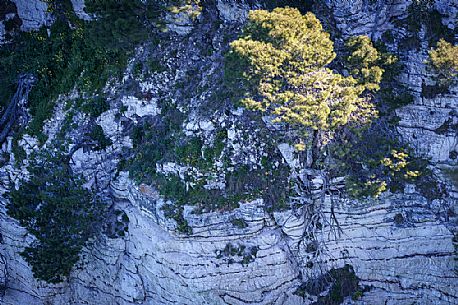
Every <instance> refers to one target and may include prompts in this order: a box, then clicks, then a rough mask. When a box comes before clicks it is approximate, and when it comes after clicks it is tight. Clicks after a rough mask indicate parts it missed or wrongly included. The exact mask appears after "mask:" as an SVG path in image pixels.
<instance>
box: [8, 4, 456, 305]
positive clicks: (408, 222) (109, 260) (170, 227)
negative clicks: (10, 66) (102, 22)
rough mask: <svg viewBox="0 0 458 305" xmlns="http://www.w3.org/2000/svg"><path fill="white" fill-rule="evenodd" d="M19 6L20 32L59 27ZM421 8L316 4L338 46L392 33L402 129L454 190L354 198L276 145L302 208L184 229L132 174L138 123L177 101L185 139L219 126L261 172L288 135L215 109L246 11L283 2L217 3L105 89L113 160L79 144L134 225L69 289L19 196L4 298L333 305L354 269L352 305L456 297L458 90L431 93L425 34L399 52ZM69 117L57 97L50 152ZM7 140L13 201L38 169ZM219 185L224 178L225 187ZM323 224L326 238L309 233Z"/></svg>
mask: <svg viewBox="0 0 458 305" xmlns="http://www.w3.org/2000/svg"><path fill="white" fill-rule="evenodd" d="M13 2H14V3H15V4H16V13H13V14H17V15H18V16H19V18H20V19H21V20H22V25H21V29H22V30H32V29H36V28H38V27H40V26H41V25H43V24H45V25H46V24H48V22H52V16H48V15H47V13H46V12H45V9H43V7H44V6H45V4H44V2H41V1H39V0H34V1H21V0H15V1H13ZM266 2H267V1H266ZM72 3H73V5H74V9H75V11H76V12H77V14H78V16H79V17H80V18H86V17H87V18H89V16H88V15H87V14H86V13H85V12H84V9H83V7H84V5H83V3H82V2H81V1H76V0H75V1H72ZM410 4H411V1H409V0H378V1H365V0H358V1H341V0H335V1H334V0H327V1H323V2H319V3H315V4H314V5H313V10H314V12H315V13H316V14H317V16H318V17H319V18H320V19H321V20H322V21H323V23H324V24H326V25H327V27H328V28H329V29H331V30H332V31H333V33H332V35H333V37H335V40H336V45H339V44H342V41H343V40H344V39H345V38H346V37H349V36H351V35H358V34H367V35H369V36H370V37H371V38H372V39H374V40H377V39H382V36H383V34H384V33H386V32H387V31H390V32H391V33H392V36H393V37H394V38H392V39H390V40H389V41H388V42H387V48H388V49H390V50H393V51H395V52H397V54H398V56H399V58H400V60H401V62H402V63H403V64H404V65H405V68H404V69H403V72H402V74H401V75H400V76H399V77H398V79H399V82H400V83H402V84H404V85H405V86H406V87H407V90H408V91H409V92H411V93H412V95H413V97H414V99H413V102H411V103H410V104H408V105H406V106H403V107H401V108H398V109H397V110H396V115H397V116H398V117H399V123H398V124H397V129H398V132H399V134H400V135H401V136H402V138H403V139H404V140H405V141H406V142H408V143H410V144H411V146H412V147H413V148H414V149H415V151H416V152H417V153H418V154H419V155H421V156H425V157H429V158H430V168H431V170H432V172H433V174H434V176H435V177H437V179H440V183H441V184H443V189H444V191H443V193H442V195H441V196H440V197H436V198H427V196H426V195H425V192H422V190H419V189H418V186H415V185H407V186H406V187H405V189H404V191H403V192H400V193H390V192H385V193H383V194H382V196H381V197H380V198H378V199H367V200H361V201H356V200H352V199H348V198H346V197H345V196H341V195H340V194H341V191H342V190H343V188H344V184H343V177H338V178H335V179H333V180H330V181H328V179H327V177H326V175H325V173H323V172H321V171H318V170H314V169H311V168H307V167H304V166H302V165H301V164H303V162H301V160H298V159H297V156H296V155H295V153H294V151H293V148H292V147H291V146H290V145H289V144H288V143H286V142H281V141H279V142H276V143H274V144H273V146H274V148H275V149H276V150H278V152H279V153H280V154H281V157H282V160H284V163H285V164H286V166H288V167H290V168H294V169H295V170H296V172H297V174H298V177H299V181H301V183H302V185H303V187H304V197H303V198H300V199H298V202H299V204H297V205H296V206H295V208H293V209H289V210H286V211H274V212H268V211H266V209H265V208H264V207H265V203H264V202H263V200H262V199H261V198H252V200H248V201H247V202H244V203H242V204H240V206H239V207H238V208H235V209H233V210H229V211H228V210H220V211H200V213H199V212H196V211H194V210H193V209H194V207H192V206H185V208H184V211H183V216H184V218H185V219H186V221H187V223H188V225H189V227H191V228H192V233H191V234H183V233H181V232H179V230H178V228H177V227H178V225H177V222H176V221H175V220H173V219H170V218H167V217H166V215H165V212H164V209H163V207H164V205H166V204H167V201H166V200H165V199H164V198H163V197H161V196H160V195H159V193H158V192H157V190H156V189H154V188H153V187H151V186H149V185H146V184H141V185H138V184H137V183H135V182H133V180H132V179H131V178H130V177H129V173H128V172H127V171H125V170H121V171H119V170H118V168H119V167H118V164H119V162H120V159H121V156H122V155H123V153H124V151H125V150H126V149H131V148H132V147H133V140H132V139H131V138H130V137H129V132H128V131H129V128H131V126H132V125H135V124H139V123H140V122H153V123H154V120H155V118H158V117H161V116H164V115H165V113H166V109H165V107H164V106H163V104H161V102H160V101H161V100H171V101H173V102H174V103H175V104H176V105H177V109H179V110H183V109H185V110H186V111H187V112H186V117H185V119H184V121H183V123H182V124H181V127H180V128H181V129H182V131H183V132H184V134H186V135H187V136H196V135H198V136H201V137H203V138H205V139H209V141H214V139H215V134H216V131H217V130H218V128H225V129H226V130H227V139H226V140H225V142H224V148H223V150H224V149H225V150H230V151H231V152H232V155H231V156H232V157H231V158H232V160H231V161H232V162H239V163H246V164H251V165H253V166H259V164H260V159H261V158H262V156H263V154H265V153H266V150H268V149H270V148H269V147H267V146H266V145H265V144H264V143H263V140H262V136H261V135H262V134H263V133H266V132H268V131H269V130H273V129H275V128H276V127H275V126H269V124H264V122H263V121H261V120H256V119H254V118H253V117H250V116H249V115H247V114H246V111H244V110H243V109H242V108H236V107H232V106H230V107H227V105H224V104H216V106H215V104H214V103H213V104H212V102H211V101H214V100H215V97H214V96H215V95H214V92H215V91H217V88H215V87H216V86H217V85H218V80H219V79H220V77H221V74H222V61H223V54H224V52H225V51H226V50H227V46H228V41H230V40H231V39H232V38H234V37H235V36H236V34H237V33H238V31H239V30H240V28H241V26H242V25H243V23H244V21H245V19H246V16H247V12H248V10H250V9H253V8H262V7H264V6H265V5H269V4H266V3H264V1H254V0H253V1H252V0H250V1H249V0H242V1H236V0H217V1H203V6H204V9H203V11H202V13H201V15H200V16H199V17H198V18H197V19H196V20H193V19H190V18H188V17H186V16H181V17H180V18H178V17H177V16H173V17H170V16H169V17H168V18H166V19H165V20H166V26H167V28H168V30H169V31H168V34H167V35H168V36H167V40H164V41H163V42H161V43H160V44H159V46H158V47H157V48H150V47H149V46H142V47H139V48H138V49H137V50H136V54H135V58H133V59H132V60H131V61H130V62H129V65H128V67H127V69H126V71H125V73H124V76H123V79H122V80H121V81H118V82H116V83H114V84H111V85H110V87H108V88H106V91H107V92H108V93H109V103H110V109H109V110H107V111H105V112H103V113H102V114H101V115H100V116H99V117H97V119H96V121H97V123H98V124H100V126H101V127H102V129H103V131H104V133H105V134H106V136H107V137H108V138H109V139H110V140H111V142H112V144H111V145H110V146H109V147H107V148H106V149H104V150H99V151H93V150H89V151H88V150H86V149H84V148H83V147H81V148H79V149H76V150H75V151H74V152H73V154H72V156H71V159H72V160H71V161H72V162H71V164H72V168H73V170H74V171H75V172H76V173H82V174H83V176H84V177H85V178H86V180H87V181H88V184H94V183H97V184H98V186H99V187H100V188H102V189H105V190H106V191H107V192H109V193H110V195H111V201H110V205H111V208H112V209H113V210H118V211H123V212H124V213H126V215H127V217H128V232H127V233H126V234H125V235H124V236H110V234H100V235H99V236H97V237H96V238H94V239H93V240H91V241H90V242H89V243H88V244H87V246H86V247H85V248H84V250H83V253H82V254H81V259H80V261H79V262H78V264H77V266H75V268H74V269H73V271H72V273H71V275H70V277H69V278H68V281H66V282H63V283H60V284H48V283H45V282H43V281H37V280H35V279H34V277H33V274H32V271H31V268H30V266H29V265H28V264H27V263H26V262H25V261H24V259H23V258H22V257H21V256H20V254H19V253H20V252H21V250H22V249H23V248H24V247H25V246H26V245H27V244H29V243H31V242H32V240H33V237H32V236H31V235H30V234H28V233H27V231H26V230H25V229H24V228H22V227H20V226H19V224H18V222H17V221H16V220H14V219H12V218H10V217H9V216H8V215H7V213H6V207H5V205H6V201H7V199H6V197H5V196H0V220H1V221H0V303H1V304H5V305H18V304H38V305H41V304H43V305H44V304H126V305H127V304H324V303H319V302H320V297H321V298H322V297H324V296H325V295H328V294H329V293H330V290H331V289H332V288H331V281H329V280H327V278H326V276H328V275H329V274H330V272H331V270H334V271H335V270H338V272H343V271H342V270H346V269H345V268H347V267H346V266H347V265H351V266H352V267H350V268H351V270H353V271H354V275H355V276H356V277H357V278H358V281H359V283H358V284H357V286H358V289H359V290H360V292H361V296H358V297H357V298H356V297H353V298H352V297H351V296H348V297H346V298H345V299H344V301H343V304H370V305H377V304H393V305H394V304H396V305H398V304H457V303H458V289H457V287H458V275H457V273H456V265H455V264H456V262H455V259H456V255H457V253H456V249H455V245H454V242H453V238H454V234H456V232H457V221H458V218H457V216H456V211H458V189H457V186H456V184H453V182H452V179H451V178H450V177H449V172H450V169H455V171H456V167H457V164H458V163H457V162H458V157H457V152H458V130H457V126H458V125H457V124H458V88H456V87H455V88H450V90H449V92H448V93H446V94H442V95H439V96H431V95H428V94H427V92H426V91H427V86H428V85H429V84H431V83H432V80H431V73H430V72H429V71H427V69H426V67H425V63H424V62H425V59H426V57H427V51H428V50H429V47H430V46H429V45H428V42H427V39H426V38H425V36H422V34H421V33H420V46H419V47H418V48H417V49H415V50H405V49H403V48H402V47H400V46H399V45H400V43H401V41H402V39H403V37H405V36H407V35H409V34H408V33H405V32H404V30H403V29H401V27H399V22H403V20H405V19H406V18H407V15H408V12H407V9H408V7H409V5H410ZM435 6H436V8H437V10H438V11H439V12H440V13H442V14H443V16H442V20H441V22H442V23H443V25H444V26H446V27H448V28H450V29H452V30H453V29H454V27H455V26H456V20H457V12H458V2H457V1H454V0H441V1H436V4H435ZM0 17H2V16H0ZM8 18H13V17H8ZM89 19H90V18H89ZM2 26H3V23H1V24H0V41H1V40H2V37H3V36H2V33H3V32H4V31H3V32H2V29H3V28H2ZM421 31H425V29H422V30H421ZM455 33H456V32H455ZM153 55H154V57H155V58H159V59H160V61H161V62H162V63H163V65H164V69H161V70H160V71H156V72H155V73H153V74H152V75H148V76H145V75H140V76H139V75H136V74H135V73H134V62H135V60H139V59H140V60H141V59H144V58H147V57H149V56H153ZM132 82H134V83H135V84H136V86H135V88H136V89H135V90H132V89H131V88H132V86H131V84H132ZM61 98H63V99H64V98H70V97H69V96H67V97H61ZM216 100H219V97H218V96H216ZM65 111H66V110H65V109H64V106H63V103H61V104H59V105H58V106H56V108H55V111H54V114H53V117H52V119H50V120H48V121H47V122H46V124H45V128H44V129H45V131H46V134H47V135H48V139H47V141H46V143H45V145H51V142H52V140H53V138H55V137H56V134H57V133H58V132H59V130H60V129H61V128H62V126H63V124H64V123H65V122H64V121H65ZM183 112H185V111H184V110H183ZM119 114H121V115H119ZM265 121H267V120H265ZM74 122H75V123H76V125H77V126H78V127H76V128H75V130H73V131H69V132H68V133H69V135H68V137H69V138H72V137H74V138H77V137H78V134H79V133H81V130H82V128H83V127H82V126H85V124H87V123H88V118H87V117H85V116H82V115H80V116H76V117H75V118H74ZM265 126H267V128H266V127H265ZM78 128H79V129H78ZM266 130H267V131H266ZM11 141H12V139H11V138H10V140H9V143H11ZM9 143H8V142H7V143H5V144H4V145H3V147H2V150H3V151H4V152H6V153H7V154H10V155H11V158H10V160H11V161H10V162H9V163H7V164H5V165H3V166H2V167H1V168H0V182H1V184H0V190H1V193H2V194H4V193H5V192H6V191H7V190H8V189H9V188H12V187H14V186H15V184H17V183H18V181H19V179H20V178H21V177H23V176H24V175H26V171H25V168H26V167H25V164H22V167H18V166H17V165H15V164H14V162H13V161H14V156H13V153H12V151H11V147H10V146H11V144H9ZM21 145H22V146H23V147H24V149H25V151H26V152H27V154H29V153H30V152H31V151H33V150H36V149H38V144H37V141H36V139H34V138H33V137H28V136H24V137H23V138H22V140H21ZM221 163H222V162H221ZM161 166H162V168H161V170H162V171H164V172H174V173H178V174H183V172H185V171H186V170H187V169H185V168H183V167H181V166H180V165H179V164H176V163H173V162H169V163H165V164H162V165H161ZM217 166H218V165H217ZM199 174H200V173H198V172H196V173H195V175H199ZM219 182H220V180H219V178H218V177H215V179H214V182H213V183H214V184H215V185H217V184H218V183H219ZM426 191H427V190H426ZM312 204H313V207H314V209H315V210H313V211H311V210H310V207H311V206H312ZM313 215H317V216H316V217H317V218H314V217H315V216H313ZM113 217H115V218H116V217H119V216H116V215H114V216H113ZM317 219H318V221H319V222H320V223H321V224H320V226H319V229H318V230H315V231H313V233H311V230H310V227H312V226H313V225H315V223H314V222H316V221H317ZM115 220H116V219H115ZM336 224H338V226H336ZM312 235H313V236H312ZM335 272H337V271H335ZM341 276H342V277H343V273H341ZM316 283H319V284H316ZM315 302H318V303H315Z"/></svg>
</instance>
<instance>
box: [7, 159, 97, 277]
mask: <svg viewBox="0 0 458 305" xmlns="http://www.w3.org/2000/svg"><path fill="white" fill-rule="evenodd" d="M35 160H36V163H34V164H33V165H31V166H30V167H29V171H30V175H31V176H30V180H28V181H23V182H22V185H21V187H20V188H19V190H13V191H11V192H10V193H9V197H10V202H9V203H8V205H7V209H8V215H9V216H11V217H14V218H15V219H17V220H18V221H19V223H20V224H21V225H22V226H24V227H25V228H27V230H28V231H29V232H30V234H32V235H33V236H34V237H35V238H36V240H35V241H34V242H33V243H32V244H31V245H30V246H27V247H26V248H25V250H24V251H23V252H22V253H21V255H22V256H23V257H24V259H25V260H26V261H27V262H28V263H29V264H30V265H31V266H32V271H33V274H34V276H35V277H36V278H37V279H41V280H45V281H47V282H50V283H58V282H61V281H63V280H64V279H65V277H66V276H68V275H69V273H70V271H71V270H72V267H73V266H74V264H75V263H76V262H77V261H78V259H79V252H80V250H81V249H82V247H83V246H84V245H85V243H86V242H87V241H88V239H89V238H91V237H92V236H94V235H95V234H96V232H97V230H98V227H99V225H100V220H101V212H102V205H101V202H100V201H99V199H98V198H97V196H95V195H94V194H93V193H92V192H91V191H89V190H87V189H85V188H83V186H82V185H83V180H82V179H81V178H79V177H75V176H74V175H73V173H72V172H71V169H70V167H69V166H68V165H67V164H66V163H64V162H63V161H62V160H65V158H64V157H63V156H50V155H49V156H45V158H44V159H43V161H38V159H35ZM40 160H41V159H40Z"/></svg>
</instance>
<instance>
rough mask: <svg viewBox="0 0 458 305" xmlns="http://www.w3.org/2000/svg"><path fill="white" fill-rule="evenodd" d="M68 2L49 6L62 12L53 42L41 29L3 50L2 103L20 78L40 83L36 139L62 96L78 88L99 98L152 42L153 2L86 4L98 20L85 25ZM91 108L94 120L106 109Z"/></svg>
mask: <svg viewBox="0 0 458 305" xmlns="http://www.w3.org/2000/svg"><path fill="white" fill-rule="evenodd" d="M67 2H68V1H65V2H62V3H60V2H51V3H50V5H51V7H53V8H56V7H57V8H58V9H55V14H56V15H57V20H56V22H55V23H54V24H53V25H52V26H51V28H50V29H49V30H50V33H51V34H50V36H49V37H48V34H47V31H46V29H44V28H42V29H41V30H40V31H38V32H31V33H21V34H20V35H18V36H17V37H15V39H14V41H13V43H11V44H6V45H3V46H1V47H0V81H1V83H2V86H1V87H0V100H1V101H2V102H4V101H8V100H9V98H10V97H11V96H12V94H13V92H14V90H15V85H16V81H17V78H18V75H19V74H21V73H25V72H30V73H33V74H35V75H36V76H37V77H38V82H37V84H36V85H35V86H34V88H33V90H32V91H31V93H30V96H29V106H30V110H31V114H32V117H33V120H32V121H31V122H30V125H29V133H31V134H33V135H39V134H40V133H41V129H42V125H43V122H44V121H45V120H46V119H48V118H49V117H50V116H51V114H52V111H53V107H54V101H55V100H56V98H57V96H58V95H59V94H64V93H68V92H69V91H70V90H71V89H73V88H74V87H75V86H76V88H77V89H79V90H81V91H83V92H85V93H89V94H91V93H95V92H99V91H101V89H102V88H103V87H104V86H105V84H106V82H107V81H108V80H109V79H110V78H112V77H119V76H120V75H121V74H122V72H123V70H124V68H125V66H126V63H127V59H128V58H129V57H130V56H131V55H132V54H133V53H132V52H133V48H134V46H135V45H137V44H139V43H141V42H143V41H145V40H147V39H148V37H149V36H150V33H151V32H152V31H151V29H149V28H148V27H149V26H150V24H151V23H152V20H151V18H153V17H154V18H155V17H156V15H155V14H157V13H156V12H157V10H156V9H155V8H156V6H157V4H154V3H151V4H150V2H148V4H143V3H142V2H141V1H140V0H133V1H132V0H122V1H114V0H110V1H98V0H97V1H96V0H93V1H86V6H87V10H88V11H89V12H91V13H95V14H96V15H97V16H98V18H97V20H95V21H90V22H87V21H82V20H79V19H78V18H76V16H74V14H73V13H72V11H71V9H69V7H70V8H71V4H70V6H68V4H69V3H67ZM64 4H65V5H64ZM96 101H97V100H96ZM88 107H91V108H94V110H90V111H89V112H90V113H91V114H93V115H96V114H98V113H100V112H101V111H103V110H105V109H106V108H105V106H103V105H101V104H92V105H90V106H88Z"/></svg>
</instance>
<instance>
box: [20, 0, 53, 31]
mask: <svg viewBox="0 0 458 305" xmlns="http://www.w3.org/2000/svg"><path fill="white" fill-rule="evenodd" d="M12 1H13V2H14V3H15V4H16V7H17V12H18V15H19V18H21V20H22V25H21V30H23V31H31V30H36V29H39V28H40V27H41V26H43V25H49V24H50V23H51V22H52V17H51V15H50V14H49V13H48V12H47V10H48V4H47V3H46V2H45V1H41V0H27V1H24V0H12Z"/></svg>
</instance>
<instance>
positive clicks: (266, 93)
mask: <svg viewBox="0 0 458 305" xmlns="http://www.w3.org/2000/svg"><path fill="white" fill-rule="evenodd" d="M363 42H365V40H364V41H363ZM230 47H231V49H230V52H229V54H228V55H227V60H226V77H227V80H228V82H229V83H230V84H231V85H232V86H235V87H236V88H239V89H240V92H241V93H242V94H241V96H240V100H241V102H242V104H243V105H244V106H245V107H247V108H249V109H251V110H256V111H261V112H264V113H266V114H268V115H272V116H274V117H275V118H274V122H283V123H287V124H290V125H293V126H295V127H297V128H298V129H300V130H301V131H303V132H304V133H306V134H310V133H314V134H315V135H316V134H317V132H318V133H322V132H326V133H327V135H329V136H332V134H333V133H334V131H336V130H337V129H338V128H340V127H342V126H344V125H347V124H349V123H364V122H367V121H369V120H370V119H371V118H372V117H373V116H374V115H375V114H376V112H375V110H374V107H373V105H372V104H371V103H370V102H369V101H368V100H367V99H366V98H363V97H362V93H363V91H364V90H365V89H374V87H376V86H374V85H373V84H376V83H377V81H379V78H380V77H378V74H380V73H379V72H380V71H378V72H377V73H376V74H377V75H376V77H375V79H372V78H371V77H367V79H368V80H370V82H368V83H367V82H366V81H364V84H360V83H359V81H358V80H357V79H355V78H354V77H353V76H348V77H346V76H343V75H341V74H339V73H336V72H334V71H333V70H331V69H330V68H329V64H330V63H331V62H332V61H333V59H334V58H335V57H336V54H335V53H334V47H333V42H332V41H331V39H330V36H329V34H328V33H326V32H325V31H324V30H323V27H322V25H321V23H320V21H319V20H318V19H317V18H316V17H315V15H313V14H312V13H307V14H305V15H302V14H301V13H300V12H299V11H298V10H297V9H293V8H276V9H274V10H273V11H272V12H269V11H266V10H255V11H251V12H250V13H249V16H248V24H247V26H246V27H245V28H244V31H243V34H242V36H241V37H240V38H239V39H237V40H235V41H233V42H232V43H231V44H230ZM369 51H371V52H372V51H373V50H372V49H370V50H369ZM369 55H371V56H373V54H369ZM356 56H360V57H362V58H363V59H364V61H363V63H364V66H363V67H360V70H359V72H358V74H365V73H366V72H365V70H364V69H371V64H372V62H373V60H372V59H367V58H366V57H365V54H361V55H359V54H355V55H354V58H355V60H356ZM377 56H378V55H375V57H376V58H377ZM371 73H372V72H371ZM369 83H370V84H372V85H369Z"/></svg>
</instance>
